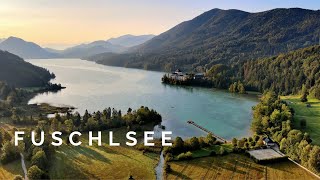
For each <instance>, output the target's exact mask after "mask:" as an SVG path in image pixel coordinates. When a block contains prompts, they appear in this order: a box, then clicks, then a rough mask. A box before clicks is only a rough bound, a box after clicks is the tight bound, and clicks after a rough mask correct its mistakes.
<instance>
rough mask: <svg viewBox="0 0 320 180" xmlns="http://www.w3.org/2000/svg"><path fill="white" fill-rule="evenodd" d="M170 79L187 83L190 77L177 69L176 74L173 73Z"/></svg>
mask: <svg viewBox="0 0 320 180" xmlns="http://www.w3.org/2000/svg"><path fill="white" fill-rule="evenodd" d="M169 77H170V78H171V79H175V80H178V81H186V80H187V79H188V75H187V74H185V73H183V72H182V71H181V70H180V69H177V70H176V71H175V72H173V73H171V74H170V76H169Z"/></svg>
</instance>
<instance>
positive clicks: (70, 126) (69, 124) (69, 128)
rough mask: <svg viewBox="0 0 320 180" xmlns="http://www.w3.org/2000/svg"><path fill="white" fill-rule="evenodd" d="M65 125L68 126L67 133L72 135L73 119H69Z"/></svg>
mask: <svg viewBox="0 0 320 180" xmlns="http://www.w3.org/2000/svg"><path fill="white" fill-rule="evenodd" d="M64 125H65V126H66V132H67V133H71V132H72V131H73V127H74V125H73V121H72V120H71V119H68V120H66V121H64Z"/></svg>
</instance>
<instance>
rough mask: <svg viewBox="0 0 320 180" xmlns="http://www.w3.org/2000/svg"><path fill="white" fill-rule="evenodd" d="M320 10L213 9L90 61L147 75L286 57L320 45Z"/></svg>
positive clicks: (201, 69) (198, 69) (200, 69)
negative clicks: (122, 51)
mask: <svg viewBox="0 0 320 180" xmlns="http://www.w3.org/2000/svg"><path fill="white" fill-rule="evenodd" d="M319 19H320V11H313V10H306V9H299V8H291V9H274V10H270V11H265V12H259V13H248V12H244V11H240V10H220V9H213V10H210V11H208V12H205V13H203V14H201V15H200V16H198V17H195V18H194V19H192V20H190V21H186V22H182V23H181V24H178V25H177V26H175V27H173V28H172V29H170V30H168V31H166V32H164V33H162V34H160V35H159V36H156V37H154V38H153V39H151V40H150V41H148V42H146V43H144V44H142V45H140V46H137V47H134V48H132V49H131V50H130V51H128V52H127V53H125V54H113V53H105V54H99V55H96V56H93V57H91V58H89V59H90V60H93V61H96V62H98V63H101V64H105V65H113V66H123V67H130V68H144V69H148V70H163V71H173V70H175V69H177V68H179V69H181V70H183V71H204V70H205V69H210V68H211V67H212V66H213V65H215V64H225V65H234V64H237V63H238V62H239V61H245V60H250V59H258V58H261V57H269V56H274V55H278V54H280V53H286V52H289V51H292V50H296V49H299V48H303V47H308V46H311V45H315V44H317V43H318V42H319V34H320V22H319Z"/></svg>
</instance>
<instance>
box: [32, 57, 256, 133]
mask: <svg viewBox="0 0 320 180" xmlns="http://www.w3.org/2000/svg"><path fill="white" fill-rule="evenodd" d="M28 62H30V63H32V64H34V65H37V66H40V67H44V68H46V69H48V70H49V71H50V72H53V73H55V75H56V79H54V80H53V82H54V83H61V84H62V85H63V86H66V87H67V88H66V89H63V90H62V91H59V92H57V93H44V94H39V95H37V96H35V97H34V98H33V99H31V100H30V101H29V103H30V104H34V103H49V104H52V105H56V106H63V105H70V106H74V107H75V108H76V110H75V111H78V112H80V113H81V114H83V112H84V111H85V110H86V109H88V111H90V112H94V111H98V110H100V111H102V110H103V109H104V108H107V107H114V108H116V109H121V110H122V112H123V113H124V112H126V111H127V109H128V108H129V107H130V108H132V109H137V108H139V107H140V106H147V107H149V108H153V109H155V110H156V111H158V112H159V113H160V114H161V115H162V118H163V123H162V124H163V125H164V126H166V130H171V131H173V134H174V135H175V136H177V135H178V136H182V137H184V138H186V137H192V136H201V135H206V133H204V132H202V131H201V130H200V129H198V128H196V127H194V126H191V125H189V124H188V123H187V121H188V120H192V121H194V122H195V123H197V124H199V125H201V126H203V127H205V128H207V129H209V130H211V131H213V132H214V133H215V134H217V135H219V136H222V137H224V138H226V139H231V138H232V137H243V136H246V135H249V134H250V123H251V118H252V110H251V108H252V106H254V105H255V104H257V97H255V96H252V95H239V94H231V93H228V92H227V91H222V90H217V89H210V88H200V87H179V86H170V85H165V84H162V83H161V77H162V75H163V74H164V73H161V72H153V71H145V70H138V69H127V68H121V67H110V66H103V65H99V64H96V63H94V62H90V61H85V60H80V59H36V60H28Z"/></svg>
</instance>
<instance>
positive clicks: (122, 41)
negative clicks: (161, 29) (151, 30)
mask: <svg viewBox="0 0 320 180" xmlns="http://www.w3.org/2000/svg"><path fill="white" fill-rule="evenodd" d="M153 37H155V35H152V34H148V35H139V36H134V35H131V34H127V35H123V36H120V37H117V38H111V39H109V40H107V41H108V42H110V43H112V44H114V45H119V46H124V47H132V46H137V45H140V44H143V43H145V42H147V41H149V40H150V39H152V38H153Z"/></svg>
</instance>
